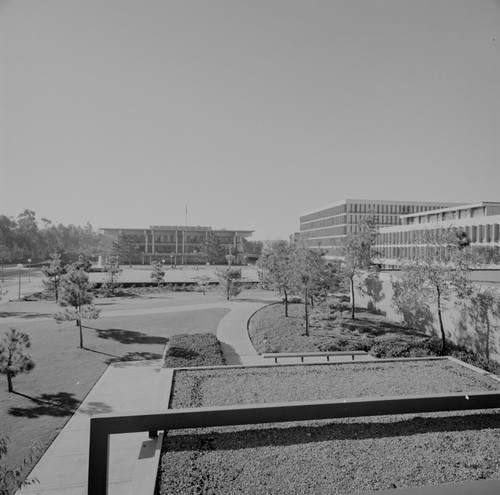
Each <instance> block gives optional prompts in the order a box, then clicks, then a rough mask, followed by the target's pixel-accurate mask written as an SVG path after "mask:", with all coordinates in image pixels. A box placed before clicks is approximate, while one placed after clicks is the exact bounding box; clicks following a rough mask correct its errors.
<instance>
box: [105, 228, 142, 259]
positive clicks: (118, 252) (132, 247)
mask: <svg viewBox="0 0 500 495" xmlns="http://www.w3.org/2000/svg"><path fill="white" fill-rule="evenodd" d="M111 252H112V254H113V255H115V256H117V257H118V259H119V260H120V262H125V263H127V264H128V265H130V266H132V263H135V262H136V261H137V260H138V257H139V248H138V245H137V243H136V242H134V240H133V239H132V237H130V236H129V235H127V234H125V233H123V232H122V233H121V234H120V236H119V237H118V239H117V240H115V241H113V246H112V248H111Z"/></svg>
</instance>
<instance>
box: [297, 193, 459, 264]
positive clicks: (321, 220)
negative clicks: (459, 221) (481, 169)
mask: <svg viewBox="0 0 500 495" xmlns="http://www.w3.org/2000/svg"><path fill="white" fill-rule="evenodd" d="M459 204H461V203H441V202H436V201H434V202H422V201H380V200H368V199H344V200H342V201H338V202H336V203H332V204H329V205H326V206H322V207H321V208H317V209H315V210H312V211H308V212H306V213H303V214H302V215H301V216H300V235H301V237H303V238H305V239H307V241H308V243H309V245H310V246H311V248H313V249H318V250H321V251H322V252H323V253H325V255H326V256H336V255H337V251H338V248H339V247H340V246H341V245H342V242H343V240H344V239H345V238H346V236H347V235H348V234H351V233H354V232H355V231H356V228H357V224H358V222H359V221H360V219H361V218H363V217H367V216H370V215H371V216H373V217H374V220H375V222H376V223H377V224H378V225H379V226H397V225H399V224H400V217H401V216H402V215H412V214H417V213H420V212H425V211H431V210H436V209H438V208H446V207H451V206H457V205H459Z"/></svg>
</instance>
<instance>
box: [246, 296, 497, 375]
mask: <svg viewBox="0 0 500 495" xmlns="http://www.w3.org/2000/svg"><path fill="white" fill-rule="evenodd" d="M310 311H311V316H310V329H309V337H306V336H305V320H304V307H303V305H302V304H291V305H289V316H288V317H285V315H284V305H283V304H273V305H270V306H267V307H265V308H263V309H261V310H259V311H258V312H257V313H256V314H255V315H253V316H252V319H251V320H250V324H249V336H250V339H251V341H252V344H253V345H254V347H255V349H256V350H257V351H258V352H259V353H263V352H298V351H305V350H307V351H323V352H327V351H341V350H363V351H368V352H369V353H370V354H371V355H373V356H374V357H376V358H393V357H424V356H437V355H439V354H440V352H441V339H440V338H438V337H437V336H429V335H427V334H423V333H419V332H417V331H415V330H413V329H411V328H408V327H406V326H403V325H401V324H399V323H397V322H394V321H392V320H390V319H389V318H387V317H386V316H384V315H382V314H379V313H376V312H373V311H369V310H368V309H365V308H356V319H354V320H353V319H351V316H350V306H349V305H347V304H345V303H342V302H339V301H338V300H337V301H335V302H331V301H325V302H322V303H320V304H317V305H316V306H315V307H314V308H311V310H310ZM447 348H448V353H449V354H450V355H452V356H454V357H456V358H457V359H460V360H462V361H465V362H468V363H470V364H473V365H475V366H477V367H479V368H482V369H485V370H487V371H490V372H492V373H495V374H499V375H500V364H498V363H495V362H493V361H492V362H487V361H486V360H485V359H483V358H482V357H481V356H479V355H477V354H475V353H473V352H470V351H468V350H467V349H465V348H464V347H460V346H457V345H455V344H453V343H452V342H451V341H449V340H448V342H447Z"/></svg>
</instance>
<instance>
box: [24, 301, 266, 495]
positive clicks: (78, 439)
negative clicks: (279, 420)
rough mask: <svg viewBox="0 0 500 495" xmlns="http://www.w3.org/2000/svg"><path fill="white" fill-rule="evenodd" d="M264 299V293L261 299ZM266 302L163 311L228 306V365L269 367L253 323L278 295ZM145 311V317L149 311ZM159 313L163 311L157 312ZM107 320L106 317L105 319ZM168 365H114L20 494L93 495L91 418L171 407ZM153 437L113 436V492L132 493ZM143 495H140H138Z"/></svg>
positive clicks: (224, 323) (222, 332)
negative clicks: (251, 332) (256, 344)
mask: <svg viewBox="0 0 500 495" xmlns="http://www.w3.org/2000/svg"><path fill="white" fill-rule="evenodd" d="M260 295H261V294H259V297H260ZM262 296H263V297H262V300H256V299H252V300H245V299H243V298H242V299H241V300H237V299H236V300H233V301H227V302H214V303H211V304H206V305H199V304H195V305H192V306H178V307H169V308H164V310H163V312H165V313H168V312H174V311H189V310H194V309H196V310H199V309H204V308H208V307H217V308H220V307H227V308H229V309H231V311H230V312H229V313H228V314H227V315H226V316H225V317H224V318H222V320H221V321H220V324H219V327H218V330H217V336H218V338H219V339H220V340H221V342H222V346H223V351H224V354H225V357H226V360H227V363H228V364H266V363H264V360H263V359H262V358H261V357H260V356H259V355H258V354H257V352H256V351H255V349H254V348H253V346H252V344H251V342H250V339H249V337H248V333H247V321H248V319H249V318H250V316H251V315H252V314H253V313H254V312H255V311H257V310H258V309H259V308H260V307H262V306H264V305H266V304H269V303H270V302H272V301H273V300H275V298H276V296H275V295H274V294H272V293H269V294H267V293H265V294H263V295H262ZM147 311H148V310H145V311H144V312H147ZM152 311H153V312H155V313H156V312H160V311H159V308H153V309H152ZM103 316H105V315H103ZM162 364H163V362H162V360H152V361H136V362H124V363H114V364H111V365H110V366H109V367H108V368H107V369H106V371H105V372H104V373H103V375H102V376H101V378H100V379H99V381H98V382H97V383H96V385H95V386H94V387H93V388H92V390H91V391H90V392H89V394H88V395H87V397H86V398H85V400H84V401H83V402H82V404H81V405H80V407H79V408H78V410H77V411H76V412H75V414H74V415H73V416H72V417H71V419H70V420H69V421H68V423H66V425H65V427H64V428H63V429H62V430H61V432H60V433H59V435H58V436H57V437H56V439H55V440H54V442H53V443H52V445H50V447H49V448H48V449H47V451H46V452H45V454H44V455H43V456H42V457H41V459H40V460H39V461H38V463H37V464H36V466H35V467H34V469H33V470H32V472H31V474H30V476H29V477H30V478H37V479H38V480H39V483H38V484H35V485H32V486H29V487H25V488H23V489H21V490H19V491H18V492H17V493H22V494H31V495H35V494H37V495H63V494H64V495H87V475H88V450H89V436H90V418H91V416H92V415H93V414H98V413H114V412H116V413H118V412H119V413H127V412H130V413H132V412H137V411H141V410H148V409H149V410H151V409H155V408H158V407H165V408H166V407H167V400H168V388H167V387H166V386H165V379H164V378H165V376H164V373H162V372H161V370H162ZM148 441H149V439H148V434H147V433H146V432H144V433H136V434H127V435H113V436H112V437H111V446H110V473H109V480H110V482H109V493H110V494H111V495H126V494H128V493H130V490H131V483H132V480H133V476H134V469H135V466H136V461H137V459H138V456H139V453H140V451H141V447H143V445H144V444H145V443H146V442H148ZM135 495H137V494H135Z"/></svg>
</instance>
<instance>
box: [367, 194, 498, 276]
mask: <svg viewBox="0 0 500 495" xmlns="http://www.w3.org/2000/svg"><path fill="white" fill-rule="evenodd" d="M452 227H453V228H456V229H459V230H461V231H463V232H464V233H465V234H466V236H467V240H468V241H469V242H470V245H471V246H485V247H490V248H493V249H494V250H496V251H499V250H500V202H482V203H472V204H463V205H459V206H452V207H448V208H439V209H434V210H428V211H422V212H419V213H411V214H406V215H402V216H401V221H400V223H399V224H398V225H394V226H387V227H382V228H381V229H380V230H379V235H378V238H377V245H376V246H375V250H377V252H379V253H380V258H381V263H382V264H383V265H384V266H385V267H388V268H390V267H396V266H398V260H399V259H400V258H410V259H411V258H412V257H414V256H415V255H416V253H417V252H418V251H419V250H420V249H422V248H423V246H419V245H418V238H419V232H421V231H423V230H436V229H447V228H452Z"/></svg>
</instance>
